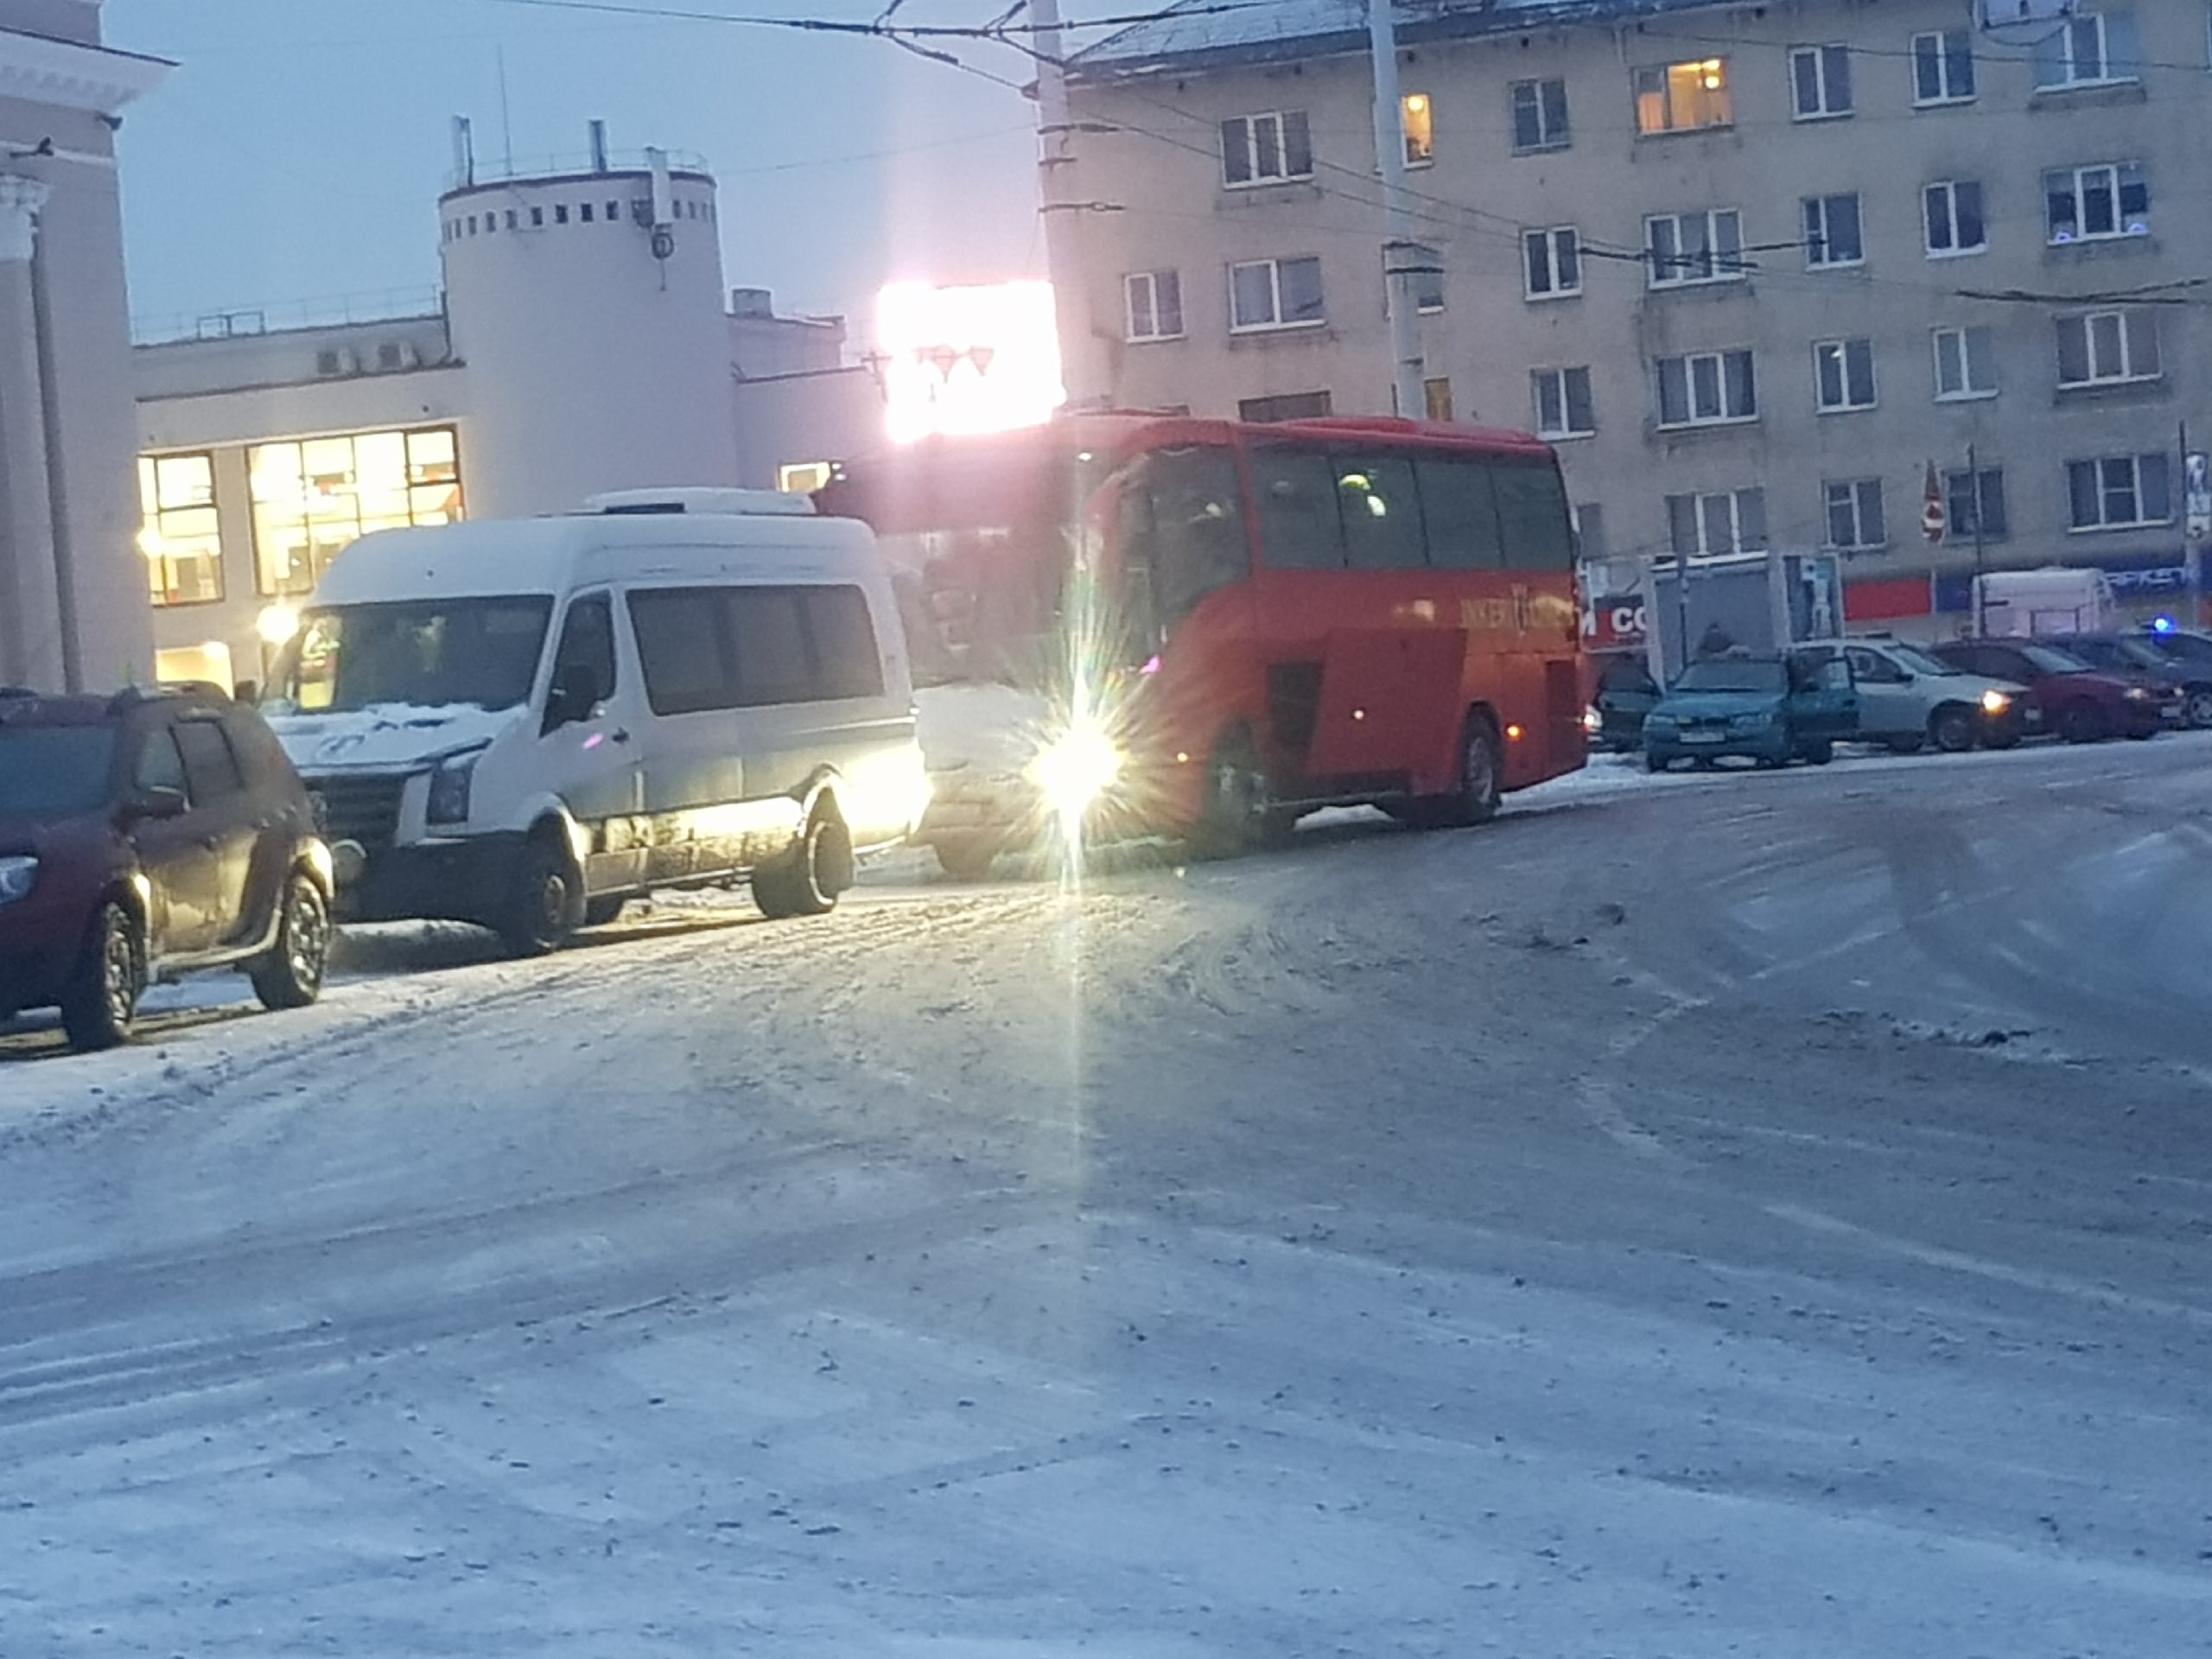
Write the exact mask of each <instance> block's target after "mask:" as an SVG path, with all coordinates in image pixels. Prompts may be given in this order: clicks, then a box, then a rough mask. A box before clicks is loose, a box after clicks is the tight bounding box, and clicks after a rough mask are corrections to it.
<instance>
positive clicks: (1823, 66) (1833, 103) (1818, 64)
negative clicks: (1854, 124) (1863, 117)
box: [1789, 46, 1851, 121]
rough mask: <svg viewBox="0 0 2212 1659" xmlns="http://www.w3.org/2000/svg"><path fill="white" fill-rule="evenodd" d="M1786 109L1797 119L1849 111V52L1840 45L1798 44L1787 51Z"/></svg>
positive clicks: (1836, 114) (1801, 119)
mask: <svg viewBox="0 0 2212 1659" xmlns="http://www.w3.org/2000/svg"><path fill="white" fill-rule="evenodd" d="M1789 111H1790V113H1791V114H1792V115H1794V116H1795V117H1796V118H1797V119H1798V120H1800V121H1819V120H1825V119H1827V118H1830V117H1832V116H1838V115H1849V114H1850V113H1851V54H1850V53H1849V52H1848V51H1847V50H1845V49H1844V48H1842V47H1840V46H1801V47H1799V48H1797V49H1796V51H1794V52H1792V53H1791V54H1789Z"/></svg>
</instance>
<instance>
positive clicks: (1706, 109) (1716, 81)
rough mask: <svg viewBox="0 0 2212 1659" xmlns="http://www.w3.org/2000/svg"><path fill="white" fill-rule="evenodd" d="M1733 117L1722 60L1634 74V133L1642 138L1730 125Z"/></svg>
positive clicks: (1667, 66)
mask: <svg viewBox="0 0 2212 1659" xmlns="http://www.w3.org/2000/svg"><path fill="white" fill-rule="evenodd" d="M1735 118H1736V117H1735V111H1734V107H1733V105H1732V104H1731V103H1730V102H1729V98H1728V60H1727V59H1726V58H1699V59H1696V60H1693V61H1691V62H1688V63H1669V64H1665V65H1661V66H1655V67H1651V68H1648V69H1639V70H1637V72H1636V130H1637V131H1638V132H1639V133H1642V134H1643V135H1644V136H1645V137H1653V136H1656V135H1657V134H1659V133H1662V132H1695V131H1697V130H1700V128H1705V127H1726V126H1730V125H1732V124H1734V122H1735Z"/></svg>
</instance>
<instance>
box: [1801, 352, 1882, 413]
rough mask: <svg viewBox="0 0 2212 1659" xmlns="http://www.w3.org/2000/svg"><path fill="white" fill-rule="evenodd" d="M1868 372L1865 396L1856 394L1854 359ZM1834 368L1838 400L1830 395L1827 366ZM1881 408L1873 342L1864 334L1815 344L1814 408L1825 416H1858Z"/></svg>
mask: <svg viewBox="0 0 2212 1659" xmlns="http://www.w3.org/2000/svg"><path fill="white" fill-rule="evenodd" d="M1854 359H1856V364H1857V366H1859V367H1860V368H1863V369H1864V370H1865V371H1866V397H1864V398H1863V399H1859V398H1856V397H1853V385H1852V381H1853V374H1852V370H1853V360H1854ZM1831 363H1833V364H1834V365H1835V377H1836V378H1835V385H1836V398H1835V400H1834V401H1833V402H1831V401H1830V400H1829V397H1828V395H1827V385H1826V375H1827V367H1828V365H1829V364H1831ZM1880 406H1881V397H1880V387H1879V385H1878V383H1877V381H1876V379H1875V377H1874V342H1873V341H1872V340H1871V339H1869V338H1868V337H1867V336H1866V335H1865V334H1853V335H1851V336H1849V337H1847V338H1843V339H1838V340H1815V341H1814V342H1813V407H1814V408H1815V409H1816V410H1819V412H1820V413H1821V414H1823V415H1856V414H1859V413H1860V412H1861V411H1863V410H1869V409H1877V408H1879V407H1880Z"/></svg>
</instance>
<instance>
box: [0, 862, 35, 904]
mask: <svg viewBox="0 0 2212 1659" xmlns="http://www.w3.org/2000/svg"><path fill="white" fill-rule="evenodd" d="M35 880H38V860H36V859H35V858H29V857H25V858H0V905H12V904H14V903H15V902H16V899H21V898H22V897H24V896H25V895H26V894H28V893H29V892H30V890H31V883H33V882H34V881H35Z"/></svg>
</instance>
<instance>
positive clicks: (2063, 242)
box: [2043, 162, 2151, 248]
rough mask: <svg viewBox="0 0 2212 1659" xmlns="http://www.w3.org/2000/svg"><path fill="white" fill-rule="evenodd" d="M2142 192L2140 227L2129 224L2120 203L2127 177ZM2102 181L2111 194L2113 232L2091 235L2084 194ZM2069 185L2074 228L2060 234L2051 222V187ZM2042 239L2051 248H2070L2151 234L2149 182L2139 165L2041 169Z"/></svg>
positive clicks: (2090, 163)
mask: <svg viewBox="0 0 2212 1659" xmlns="http://www.w3.org/2000/svg"><path fill="white" fill-rule="evenodd" d="M2130 174H2133V175H2134V182H2135V183H2137V184H2139V185H2140V186H2141V187H2142V189H2143V217H2142V220H2141V222H2140V224H2139V225H2136V226H2131V225H2130V224H2129V223H2128V219H2127V213H2126V208H2125V207H2123V206H2122V204H2121V201H2120V196H2121V194H2122V193H2123V192H2124V191H2125V190H2126V188H2127V183H2128V175H2130ZM2060 180H2067V181H2069V185H2068V190H2069V194H2070V195H2071V197H2072V200H2073V202H2074V228H2073V230H2072V231H2070V232H2063V231H2061V230H2060V229H2059V228H2058V227H2057V226H2055V225H2053V224H2052V223H2051V222H2050V199H2051V196H2052V194H2054V192H2053V187H2054V186H2055V185H2056V183H2057V182H2058V181H2060ZM2100 180H2101V181H2103V182H2104V183H2105V185H2106V187H2107V188H2108V189H2109V190H2110V191H2111V193H2112V226H2113V227H2112V229H2110V230H2108V231H2092V230H2089V229H2087V228H2086V226H2087V225H2088V218H2089V214H2088V200H2089V197H2088V194H2087V193H2088V191H2089V190H2090V189H2091V188H2094V185H2095V184H2096V183H2097V182H2098V181H2100ZM2043 213H2044V237H2045V238H2046V239H2047V240H2048V241H2049V243H2050V245H2051V246H2052V247H2054V248H2063V247H2070V246H2072V245H2074V244H2075V243H2076V242H2117V241H2120V240H2122V239H2123V238H2127V237H2131V236H2148V235H2149V234H2150V233H2151V181H2150V179H2149V178H2148V177H2147V176H2146V175H2145V173H2144V169H2143V163H2142V162H2087V163H2085V164H2084V165H2082V166H2080V167H2053V168H2045V169H2044V175H2043Z"/></svg>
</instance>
